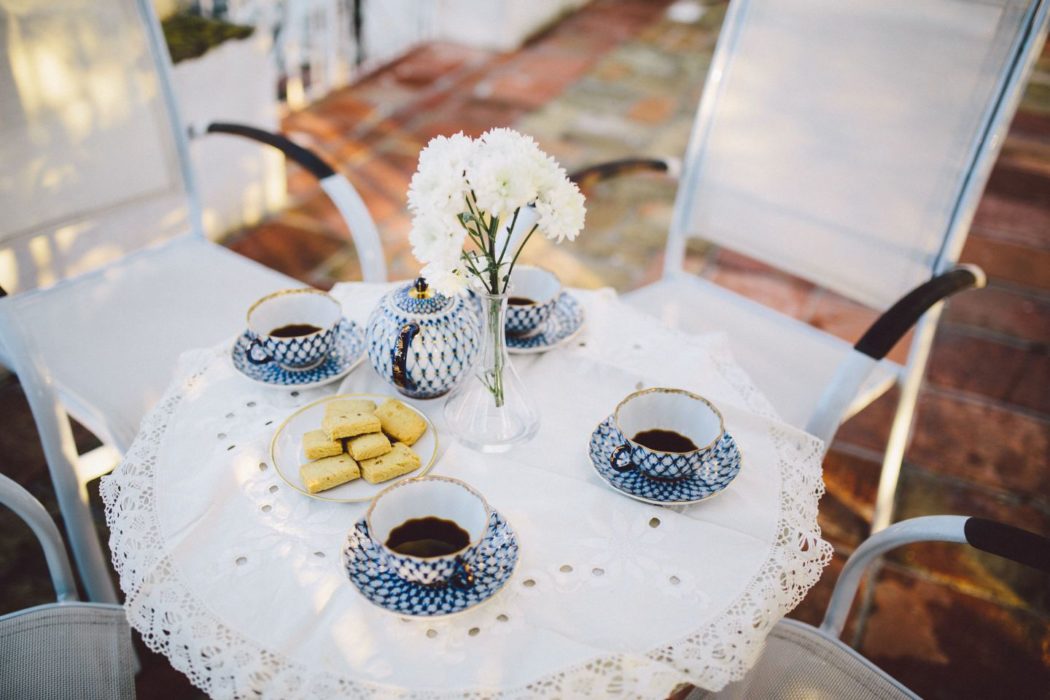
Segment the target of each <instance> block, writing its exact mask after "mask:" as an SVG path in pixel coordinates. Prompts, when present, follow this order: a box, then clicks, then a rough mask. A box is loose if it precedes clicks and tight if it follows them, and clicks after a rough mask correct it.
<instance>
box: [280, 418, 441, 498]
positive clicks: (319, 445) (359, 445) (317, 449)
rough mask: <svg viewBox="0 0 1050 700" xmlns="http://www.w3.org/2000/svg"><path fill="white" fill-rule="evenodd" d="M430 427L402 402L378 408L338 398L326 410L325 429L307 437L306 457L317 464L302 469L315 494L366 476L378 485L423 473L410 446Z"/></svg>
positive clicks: (305, 440) (304, 442) (301, 475)
mask: <svg viewBox="0 0 1050 700" xmlns="http://www.w3.org/2000/svg"><path fill="white" fill-rule="evenodd" d="M426 430H427V422H426V421H425V420H424V419H423V417H422V416H420V415H419V414H418V413H416V412H415V411H413V410H412V409H410V408H409V407H408V406H406V405H405V404H403V403H401V402H400V401H398V400H397V399H387V400H386V401H385V402H383V404H382V405H381V406H379V407H378V408H377V407H376V404H375V402H374V401H369V400H368V399H338V400H335V401H330V402H329V403H328V404H327V405H326V406H325V413H324V419H323V420H322V421H321V428H320V430H311V431H310V432H308V433H306V434H305V435H303V452H304V453H305V455H306V458H307V459H308V460H312V461H310V462H307V463H306V464H304V465H302V466H301V467H300V468H299V476H300V477H301V478H302V480H303V484H305V485H306V490H307V491H309V492H310V493H317V492H319V491H325V490H326V489H330V488H334V487H336V486H339V485H341V484H345V483H347V482H348V481H353V480H354V479H357V478H359V477H364V479H365V481H367V482H369V483H372V484H378V483H380V482H383V481H389V480H390V479H393V478H395V477H398V476H402V475H403V474H408V473H409V472H411V471H414V470H416V469H418V468H419V465H420V464H421V463H422V462H421V460H420V458H419V455H417V454H416V453H415V452H414V451H413V450H412V448H411V447H410V446H411V445H413V444H415V442H416V441H417V440H419V438H420V437H422V435H423V433H425V432H426Z"/></svg>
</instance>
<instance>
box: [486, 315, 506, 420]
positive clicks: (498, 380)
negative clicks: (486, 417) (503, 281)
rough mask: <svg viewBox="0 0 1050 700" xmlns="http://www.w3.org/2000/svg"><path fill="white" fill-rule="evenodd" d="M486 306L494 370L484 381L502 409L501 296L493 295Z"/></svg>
mask: <svg viewBox="0 0 1050 700" xmlns="http://www.w3.org/2000/svg"><path fill="white" fill-rule="evenodd" d="M485 304H486V306H487V307H488V308H487V311H488V313H487V314H486V315H487V316H488V319H487V321H488V333H489V339H490V341H491V347H492V368H491V369H490V370H488V371H486V372H485V374H486V375H489V376H487V377H485V379H483V380H482V381H483V382H484V384H485V386H486V387H488V390H489V392H491V394H492V398H493V400H494V401H495V402H496V408H502V407H503V402H504V396H503V323H501V320H502V319H501V318H500V311H501V310H502V305H503V299H502V298H500V297H499V295H491V296H488V297H486V298H485ZM485 380H488V381H485Z"/></svg>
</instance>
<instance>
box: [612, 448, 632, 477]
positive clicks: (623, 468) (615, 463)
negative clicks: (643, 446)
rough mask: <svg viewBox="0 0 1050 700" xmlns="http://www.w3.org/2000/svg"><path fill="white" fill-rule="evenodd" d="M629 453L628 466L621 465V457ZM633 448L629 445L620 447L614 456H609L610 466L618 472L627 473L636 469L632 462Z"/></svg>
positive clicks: (613, 453)
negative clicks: (631, 453)
mask: <svg viewBox="0 0 1050 700" xmlns="http://www.w3.org/2000/svg"><path fill="white" fill-rule="evenodd" d="M624 452H627V464H620V455H621V454H622V453H624ZM630 452H631V446H630V445H628V444H627V443H624V444H622V445H619V446H618V447H617V448H616V449H615V450H613V451H612V454H611V455H609V465H610V466H611V467H612V468H613V469H615V470H616V471H618V472H626V471H630V470H631V469H634V462H632V461H631V455H630Z"/></svg>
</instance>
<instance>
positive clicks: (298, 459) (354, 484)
mask: <svg viewBox="0 0 1050 700" xmlns="http://www.w3.org/2000/svg"><path fill="white" fill-rule="evenodd" d="M392 398H398V397H396V396H390V395H386V394H338V395H335V396H327V397H325V398H323V399H321V400H319V401H314V402H313V403H311V404H307V405H306V406H303V407H302V408H300V409H299V410H297V411H296V412H295V413H293V414H292V415H290V416H288V417H287V418H286V419H285V420H284V422H283V423H281V424H280V425H279V426H277V430H276V432H274V434H273V440H272V441H271V442H270V461H271V462H272V463H273V468H274V469H275V470H276V471H277V474H278V476H280V477H281V478H282V479H284V481H285V482H286V483H287V484H288V485H289V486H291V487H292V488H293V489H295V490H296V491H298V492H300V493H302V494H304V495H306V496H309V497H310V498H316V499H318V500H320V501H332V502H334V503H363V502H366V501H370V500H372V497H373V496H375V495H376V494H377V493H379V492H380V491H382V490H383V489H385V488H386V487H387V486H390V485H391V484H395V483H397V482H398V481H401V480H403V479H412V478H414V477H417V476H423V475H424V474H426V473H427V472H429V471H430V469H431V467H433V466H434V461H435V460H436V459H437V453H438V435H437V430H436V429H435V428H434V424H433V423H432V422H431V420H430V419H429V418H427V415H426V414H425V413H423V412H422V411H420V410H419V409H418V408H416V407H415V406H412V405H411V404H409V403H406V402H403V401H402V403H404V404H405V406H407V407H408V408H409V409H410V410H412V411H414V412H415V413H417V414H419V415H420V416H422V418H423V420H425V421H426V422H427V429H426V432H425V433H423V435H422V437H420V438H419V440H417V441H416V444H414V445H412V449H413V450H414V451H415V453H416V454H417V455H419V459H420V462H421V465H420V466H419V468H418V469H416V470H415V471H412V472H409V473H408V474H405V475H403V476H399V477H396V478H394V479H390V480H389V481H384V482H382V483H379V484H370V483H368V482H367V481H365V480H364V479H363V478H358V479H354V480H353V481H351V482H349V483H346V484H342V485H340V486H336V487H334V488H330V489H328V490H326V491H321V492H319V493H310V492H309V491H307V490H306V486H305V484H303V480H302V479H301V478H300V477H299V467H300V466H301V465H303V464H305V463H306V462H307V461H309V460H307V459H306V457H305V455H303V445H302V442H303V435H304V434H306V433H308V432H310V431H311V430H318V429H319V428H320V427H321V420H322V419H323V418H324V412H325V405H326V404H328V403H330V402H331V401H336V400H346V399H369V400H371V401H375V403H376V405H377V406H378V405H379V404H381V403H383V402H384V401H386V400H387V399H392ZM399 400H400V399H399Z"/></svg>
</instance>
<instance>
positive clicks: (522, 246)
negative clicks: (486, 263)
mask: <svg viewBox="0 0 1050 700" xmlns="http://www.w3.org/2000/svg"><path fill="white" fill-rule="evenodd" d="M539 227H540V225H539V224H536V225H535V226H533V227H532V228H531V229H529V232H528V233H527V234H525V239H524V240H523V241H522V242H521V246H519V247H518V250H517V252H516V253H514V258H513V259H511V261H510V267H508V268H507V276H506V277H504V278H503V291H507V281H508V280H510V273H512V272H514V263H516V262H518V256H519V255H521V251H523V250H525V244H526V243H528V242H529V239H530V238H532V234H534V233H536V229H538V228H539Z"/></svg>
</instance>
